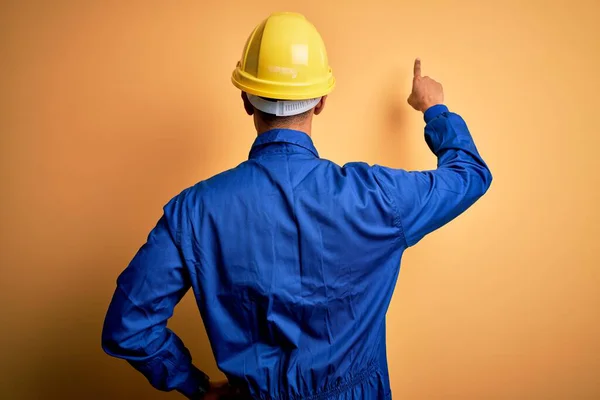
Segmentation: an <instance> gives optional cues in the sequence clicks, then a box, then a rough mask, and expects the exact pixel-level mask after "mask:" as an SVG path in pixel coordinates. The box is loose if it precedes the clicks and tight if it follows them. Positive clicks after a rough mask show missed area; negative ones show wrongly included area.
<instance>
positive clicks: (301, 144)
mask: <svg viewBox="0 0 600 400" xmlns="http://www.w3.org/2000/svg"><path fill="white" fill-rule="evenodd" d="M277 144H292V145H295V146H297V147H298V149H297V150H298V151H297V152H298V153H310V154H312V155H314V156H315V157H319V153H318V152H317V149H316V148H315V145H314V144H313V141H312V139H311V138H310V136H308V135H307V134H306V133H304V132H301V131H296V130H293V129H279V128H278V129H271V130H270V131H267V132H264V133H261V134H260V135H258V136H257V137H256V139H255V140H254V144H252V148H251V149H250V155H249V158H256V157H258V156H259V155H261V154H264V153H267V152H272V151H276V150H274V146H271V145H277Z"/></svg>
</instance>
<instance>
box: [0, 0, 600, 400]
mask: <svg viewBox="0 0 600 400" xmlns="http://www.w3.org/2000/svg"><path fill="white" fill-rule="evenodd" d="M286 4H287V3H286ZM286 4H284V3H282V2H281V1H266V0H254V1H252V2H234V1H186V2H184V1H178V2H165V1H152V2H149V1H144V2H132V1H128V2H109V1H50V0H48V1H45V2H29V1H12V2H10V1H7V2H2V5H1V9H0V19H1V20H0V30H1V32H0V34H1V35H0V37H1V39H0V40H1V48H0V50H1V56H0V60H1V61H0V83H1V85H0V87H1V92H0V140H1V142H0V146H1V147H0V151H1V154H0V163H1V164H0V165H1V173H2V175H1V177H2V193H1V197H0V198H1V202H2V203H1V207H0V210H1V213H2V214H1V221H2V222H1V225H0V232H1V236H0V239H1V240H0V244H1V247H2V248H1V251H0V265H1V270H0V285H1V290H0V300H1V303H0V304H2V312H1V313H0V318H1V319H0V326H1V327H2V328H1V333H0V339H1V341H0V343H1V354H2V355H1V356H0V360H1V361H0V365H1V369H0V384H1V386H0V394H1V395H0V397H1V398H3V399H50V398H52V399H54V398H64V399H75V398H86V399H126V398H140V399H141V398H144V399H166V398H173V399H175V398H177V395H176V394H163V393H160V392H156V391H154V390H153V389H152V388H151V387H150V386H149V385H148V384H147V383H146V382H145V380H144V379H143V377H142V376H141V375H139V374H138V373H137V372H135V371H134V370H133V369H131V368H130V367H129V366H128V365H127V364H126V363H125V362H122V361H118V360H115V359H111V358H109V357H108V356H105V355H104V354H103V353H102V351H101V348H100V331H101V324H102V320H103V316H104V313H105V311H106V307H107V305H108V301H109V299H110V296H111V295H112V291H113V289H114V283H115V279H116V276H117V274H118V273H119V272H120V271H121V270H122V269H123V268H124V267H125V266H126V264H127V263H128V261H129V260H130V259H131V257H132V256H133V255H134V253H135V252H136V250H137V249H138V247H139V246H140V245H141V244H142V243H143V242H144V240H145V238H146V235H147V233H148V231H149V230H150V229H151V228H152V227H153V226H154V224H155V222H156V220H157V219H158V217H159V215H160V212H161V207H162V205H163V204H165V203H166V202H167V201H168V200H169V199H170V198H171V197H172V196H174V195H175V194H177V193H178V192H179V191H180V190H181V189H183V188H185V187H187V186H189V185H192V184H193V183H195V182H196V181H199V180H202V179H205V178H207V177H209V176H211V175H213V174H216V173H218V172H220V171H222V170H224V169H227V168H230V167H233V166H235V165H237V164H238V163H239V162H241V161H243V160H244V159H245V158H246V156H247V152H248V149H249V147H250V145H251V143H252V141H253V139H254V138H253V129H252V122H251V120H250V119H249V118H248V117H247V116H246V115H245V114H244V112H243V109H242V104H241V100H240V98H239V93H238V92H237V91H236V90H235V89H234V88H233V86H232V85H231V84H230V81H229V77H230V72H231V70H232V68H233V67H234V66H235V63H236V61H237V59H238V57H239V56H240V54H241V50H242V46H243V44H244V41H245V39H246V37H247V35H248V34H249V33H250V31H251V29H252V28H253V26H254V25H255V24H256V23H258V21H260V20H261V19H262V18H264V17H265V16H266V15H268V14H269V13H270V12H272V11H278V10H281V9H282V8H284V9H288V10H289V9H291V10H294V11H299V12H302V13H305V14H306V15H307V16H308V17H309V19H310V20H311V21H313V23H315V25H316V26H317V27H318V28H319V29H320V31H321V32H322V35H323V37H324V39H325V41H326V43H327V45H328V50H329V56H330V61H331V64H332V66H333V68H334V72H335V74H336V77H337V80H338V86H337V89H336V90H335V91H334V93H333V94H332V95H331V96H330V99H329V102H328V104H327V108H326V110H325V112H324V113H323V114H322V115H321V116H319V117H317V118H316V121H315V124H316V126H315V130H314V140H315V143H316V145H317V147H318V148H319V150H320V152H321V155H322V156H323V157H326V158H329V159H331V160H334V161H336V162H338V163H344V162H347V161H358V160H362V161H367V162H369V163H382V164H387V165H389V166H394V167H404V168H410V169H426V168H433V167H434V166H435V159H434V157H433V156H432V155H431V154H430V153H429V151H428V149H427V148H426V145H425V144H424V141H423V132H422V130H423V121H422V119H421V118H422V117H421V115H420V114H418V113H417V112H414V111H412V110H410V109H409V106H408V105H407V104H406V102H405V98H406V97H407V95H408V92H409V89H410V84H411V77H410V72H411V67H412V61H413V58H414V57H415V56H420V57H421V58H422V59H423V68H424V73H425V74H427V75H431V76H433V77H435V78H436V79H438V80H440V81H441V82H442V83H443V84H444V88H445V90H446V99H447V104H448V105H449V106H450V107H451V108H452V109H453V110H455V111H457V112H459V113H460V114H462V115H463V116H464V118H465V119H466V120H467V122H468V124H469V126H470V128H471V130H472V133H473V135H474V136H475V138H476V142H477V144H478V146H479V148H480V150H481V153H482V154H483V156H484V158H485V159H486V160H487V161H488V162H489V165H490V167H491V169H492V172H493V173H494V177H495V180H494V184H493V185H492V188H491V190H490V192H489V193H488V195H487V196H485V197H484V198H483V200H482V201H481V202H480V203H478V204H476V205H475V206H474V207H473V208H472V209H471V210H470V211H469V212H468V213H467V214H465V215H463V216H461V217H460V218H458V219H457V220H456V221H454V222H453V223H452V224H450V225H449V226H447V227H445V228H443V229H442V230H440V231H438V232H436V233H434V234H432V235H430V236H429V237H427V238H426V239H425V240H423V241H422V242H421V243H420V244H419V245H418V246H417V247H415V248H414V249H411V250H409V251H408V252H407V253H406V255H405V259H404V263H403V269H402V271H401V274H400V280H399V283H398V286H397V289H396V293H395V296H394V299H393V302H392V305H391V308H390V311H389V313H388V345H389V347H388V355H389V364H390V373H391V379H392V386H393V393H394V395H395V398H398V399H408V400H412V399H597V398H600V272H599V271H600V256H599V250H600V245H599V239H600V228H599V227H600V212H599V209H598V208H599V206H600V189H599V187H598V186H599V184H600V179H599V172H598V171H599V168H600V162H599V157H598V149H599V147H600V140H599V136H600V128H599V126H600V123H599V119H598V114H599V112H600V111H599V110H600V101H599V96H600V78H599V76H598V74H599V71H600V27H599V25H600V24H598V22H597V19H598V15H600V3H598V2H597V1H575V0H571V1H522V0H514V1H512V0H511V1H494V2H491V1H475V0H473V1H467V0H462V1H391V0H390V1H376V0H374V1H370V2H351V1H344V2H342V1H323V2H321V1H318V0H317V1H303V2H296V3H295V4H287V5H286ZM171 326H172V327H173V329H175V330H176V331H177V332H178V333H179V334H180V335H181V336H182V337H183V339H184V341H185V342H186V343H187V345H188V346H189V347H190V348H191V350H192V353H193V355H194V357H195V360H196V363H197V364H198V365H199V366H200V367H201V368H203V369H205V370H206V371H207V372H209V373H211V374H212V375H213V376H218V375H217V374H218V372H217V369H216V366H215V364H214V360H213V357H212V355H211V353H210V350H209V345H208V343H207V341H206V336H205V333H204V330H203V327H202V323H201V321H200V318H199V315H198V312H197V310H196V309H195V308H194V303H193V299H192V297H191V296H187V297H186V298H185V299H184V301H183V303H182V304H181V306H180V307H179V308H178V309H177V310H176V316H175V318H174V319H173V321H172V323H171Z"/></svg>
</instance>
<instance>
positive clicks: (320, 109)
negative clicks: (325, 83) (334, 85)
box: [315, 96, 327, 115]
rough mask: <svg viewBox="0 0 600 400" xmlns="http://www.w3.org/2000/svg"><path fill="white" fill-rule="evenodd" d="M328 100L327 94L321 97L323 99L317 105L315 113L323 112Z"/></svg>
mask: <svg viewBox="0 0 600 400" xmlns="http://www.w3.org/2000/svg"><path fill="white" fill-rule="evenodd" d="M326 101H327V96H323V97H321V101H319V104H317V105H316V107H315V115H319V114H321V111H323V109H324V108H325V102H326Z"/></svg>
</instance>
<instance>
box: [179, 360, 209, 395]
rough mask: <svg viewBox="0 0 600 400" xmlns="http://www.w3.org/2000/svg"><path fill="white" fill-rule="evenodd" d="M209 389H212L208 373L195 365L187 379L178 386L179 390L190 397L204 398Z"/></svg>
mask: <svg viewBox="0 0 600 400" xmlns="http://www.w3.org/2000/svg"><path fill="white" fill-rule="evenodd" d="M201 388H202V389H201ZM208 389H210V383H209V378H208V375H206V374H205V373H204V372H202V371H200V370H199V369H198V368H196V367H194V366H193V365H192V366H191V367H190V371H189V374H188V376H187V378H186V380H185V381H183V382H182V383H181V384H180V385H178V387H177V391H178V392H179V393H181V394H183V395H184V396H185V397H187V398H188V399H195V398H202V397H203V395H204V393H206V392H207V391H208Z"/></svg>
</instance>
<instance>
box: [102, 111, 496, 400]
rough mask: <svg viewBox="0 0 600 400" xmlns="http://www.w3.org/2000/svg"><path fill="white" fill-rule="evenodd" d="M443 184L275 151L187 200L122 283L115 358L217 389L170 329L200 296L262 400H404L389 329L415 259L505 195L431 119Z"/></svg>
mask: <svg viewBox="0 0 600 400" xmlns="http://www.w3.org/2000/svg"><path fill="white" fill-rule="evenodd" d="M425 122H426V128H425V139H426V142H427V144H428V145H429V148H430V149H431V151H433V153H434V154H435V155H436V156H437V158H438V167H437V169H436V170H432V171H425V172H407V171H405V170H401V169H393V168H387V167H383V166H379V165H375V166H369V165H367V164H365V163H350V164H346V165H344V166H339V165H337V164H335V163H333V162H331V161H328V160H325V159H322V158H319V155H318V153H317V150H316V149H315V147H314V146H313V143H312V141H311V139H310V137H309V136H308V135H306V134H305V133H303V132H299V131H294V130H289V129H273V130H270V131H268V132H265V133H263V134H261V135H259V136H258V137H257V138H256V141H255V142H254V144H253V146H252V149H251V151H250V156H249V159H248V161H245V162H243V163H242V164H240V165H239V166H237V167H236V168H233V169H231V170H229V171H226V172H223V173H221V174H219V175H216V176H214V177H212V178H210V179H208V180H206V181H202V182H200V183H198V184H196V185H195V186H193V187H191V188H188V189H186V190H184V191H183V192H182V193H180V194H179V195H178V196H176V197H175V198H173V199H172V200H171V201H170V202H169V203H168V204H167V205H166V206H165V207H164V214H163V215H162V217H161V218H160V220H159V221H158V224H157V225H156V227H155V228H154V229H153V230H152V231H151V233H150V235H149V237H148V240H147V242H146V243H145V244H144V245H143V247H141V249H140V250H139V252H138V253H137V255H136V256H135V258H134V259H133V261H132V262H131V264H130V265H129V266H128V267H127V268H126V269H125V271H124V272H123V273H122V274H121V275H120V276H119V278H118V281H117V288H116V291H115V294H114V297H113V299H112V302H111V304H110V307H109V309H108V314H107V316H106V321H105V325H104V331H103V335H102V344H103V348H104V350H105V351H106V352H107V353H108V354H110V355H112V356H115V357H119V358H123V359H126V360H127V361H129V362H130V363H131V364H132V365H133V366H134V367H135V368H136V369H138V370H139V371H141V372H142V373H143V374H144V375H145V376H146V377H147V378H148V380H149V381H150V383H151V384H152V385H153V386H154V387H156V388H157V389H160V390H166V391H168V390H178V391H180V392H181V393H183V394H184V395H186V396H188V397H190V398H191V397H193V396H194V393H196V391H197V388H198V385H199V382H200V381H201V377H202V373H201V372H200V371H199V370H198V369H197V368H196V367H194V366H193V365H192V360H191V356H190V353H189V351H188V350H187V349H186V348H185V346H184V344H183V343H182V341H181V340H180V339H179V338H178V337H177V336H176V335H175V333H173V332H172V331H171V330H169V329H167V320H168V319H169V318H170V317H171V316H172V314H173V309H174V307H175V305H176V304H177V303H178V302H179V301H180V300H181V298H182V297H183V296H184V294H185V293H186V292H187V291H188V289H189V288H190V287H191V288H192V290H193V292H194V295H195V298H196V301H197V304H198V307H199V309H200V312H201V315H202V319H203V321H204V324H205V327H206V330H207V333H208V337H209V339H210V343H211V346H212V350H213V353H214V357H215V359H216V362H217V365H218V366H219V369H220V370H221V371H223V372H224V373H225V375H226V376H227V377H228V378H229V380H230V382H232V383H234V384H235V385H238V386H240V387H243V388H244V389H245V390H247V391H248V393H249V394H250V396H251V397H252V398H255V399H262V400H267V399H278V400H300V399H305V400H308V399H310V400H317V399H318V400H325V399H336V400H338V399H361V400H365V399H366V400H369V399H389V398H391V390H390V382H389V375H388V366H387V360H386V335H385V333H386V327H385V315H386V311H387V309H388V305H389V303H390V299H391V297H392V293H393V291H394V286H395V284H396V279H397V277H398V272H399V269H400V259H401V257H402V253H403V252H404V250H405V249H406V248H408V247H409V246H412V245H414V244H415V243H417V242H418V241H419V240H420V239H421V238H423V236H425V235H426V234H428V233H429V232H432V231H433V230H435V229H437V228H439V227H441V226H442V225H444V224H446V223H447V222H449V221H450V220H452V219H453V218H455V217H456V216H458V215H459V214H460V213H462V212H463V211H465V210H466V209H467V208H468V207H469V206H471V205H472V204H473V203H474V202H475V201H476V200H477V199H478V198H479V197H481V196H482V195H483V194H484V193H485V192H486V190H487V189H488V187H489V186H490V183H491V181H492V176H491V174H490V171H489V169H488V167H487V166H486V164H485V162H484V161H483V160H482V158H481V157H480V155H479V153H478V151H477V149H476V147H475V144H474V142H473V139H472V138H471V135H470V133H469V131H468V129H467V126H466V124H465V122H464V121H463V119H462V118H461V117H460V116H459V115H457V114H454V113H451V112H449V111H448V109H447V108H446V106H443V105H437V106H434V107H432V108H430V109H429V110H427V112H426V113H425Z"/></svg>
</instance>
